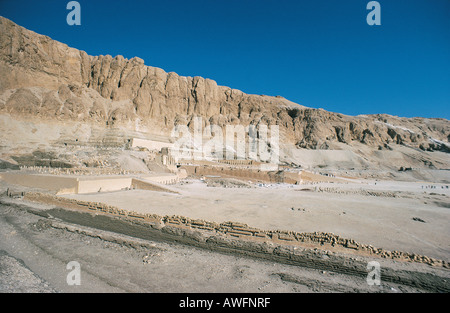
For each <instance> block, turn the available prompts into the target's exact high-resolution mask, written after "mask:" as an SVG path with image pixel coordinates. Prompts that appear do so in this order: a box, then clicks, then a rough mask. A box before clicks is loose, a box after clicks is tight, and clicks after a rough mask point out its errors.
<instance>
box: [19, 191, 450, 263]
mask: <svg viewBox="0 0 450 313" xmlns="http://www.w3.org/2000/svg"><path fill="white" fill-rule="evenodd" d="M24 199H25V200H28V201H36V202H43V203H47V204H53V205H60V206H63V207H68V208H72V209H84V210H89V211H95V212H98V213H105V214H112V215H117V216H122V217H126V218H132V219H137V220H141V221H144V222H147V223H149V227H150V225H155V224H156V225H159V226H158V228H163V227H164V225H170V226H173V227H180V228H187V229H194V230H199V231H206V232H210V233H218V234H223V235H227V236H232V237H235V238H239V239H243V240H256V241H268V242H274V243H281V244H285V245H299V246H303V247H310V248H311V247H321V249H327V250H333V249H338V251H339V249H344V250H350V251H354V252H355V253H360V254H363V255H373V256H377V257H381V258H389V259H394V260H401V261H408V262H418V263H426V264H428V265H432V266H440V267H445V268H450V263H449V262H447V261H443V260H438V259H434V258H430V257H427V256H423V255H418V254H414V253H408V252H402V251H387V250H384V249H382V248H376V247H374V246H372V245H365V244H361V243H359V242H356V241H355V240H353V239H347V238H342V237H340V236H338V235H335V234H332V233H323V232H314V233H298V232H293V231H285V230H261V229H257V228H253V227H250V226H248V225H247V224H243V223H237V222H224V223H215V222H209V221H205V220H198V219H190V218H188V217H184V216H159V215H157V214H140V213H137V212H133V211H128V210H124V209H120V208H117V207H114V206H110V205H106V204H102V203H98V202H88V201H79V200H75V199H67V198H61V197H58V196H55V195H50V194H43V193H31V192H30V193H26V194H25V196H24Z"/></svg>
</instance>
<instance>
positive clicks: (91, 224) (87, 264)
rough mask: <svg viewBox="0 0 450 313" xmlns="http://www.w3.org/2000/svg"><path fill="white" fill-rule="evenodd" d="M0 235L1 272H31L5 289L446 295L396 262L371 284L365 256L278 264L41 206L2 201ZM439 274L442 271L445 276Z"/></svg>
mask: <svg viewBox="0 0 450 313" xmlns="http://www.w3.org/2000/svg"><path fill="white" fill-rule="evenodd" d="M147 230H148V228H147ZM130 235H132V236H130ZM0 238H1V239H2V240H1V241H0V250H3V251H4V252H3V254H2V257H0V264H1V267H2V268H12V267H13V266H16V264H21V265H22V271H24V272H27V273H28V274H27V275H25V276H23V275H22V276H17V275H15V274H11V273H14V272H13V271H11V270H9V271H2V274H1V275H0V282H1V284H0V285H1V286H2V291H4V292H13V291H25V292H27V291H30V292H34V291H36V290H38V292H41V291H42V292H44V291H48V292H52V291H56V292H330V291H332V292H422V291H447V292H448V290H449V286H448V284H446V282H445V281H444V279H447V281H448V277H449V276H450V274H449V273H448V271H444V272H442V271H436V270H434V269H432V268H429V267H422V266H418V265H414V264H401V263H396V264H389V266H387V265H388V263H383V262H380V263H381V266H382V284H381V286H368V285H367V283H366V279H365V277H366V273H367V272H366V269H365V265H366V264H367V260H365V259H363V258H352V259H339V258H334V257H333V256H332V257H331V258H330V256H328V255H326V254H323V253H320V252H317V251H316V252H314V251H309V252H307V253H306V252H305V253H303V254H300V255H299V256H300V257H299V258H297V259H296V260H293V259H289V258H288V259H284V260H283V258H284V257H283V253H285V252H286V251H283V250H279V253H278V254H273V255H272V256H270V257H263V256H264V254H261V253H259V252H255V251H253V252H254V253H253V254H252V253H247V252H248V251H246V247H242V246H241V247H239V246H234V247H233V246H230V243H229V242H228V243H226V244H225V245H220V244H219V243H218V242H215V244H212V243H211V242H210V243H209V246H208V247H207V246H205V245H203V246H202V247H201V245H200V244H198V242H197V246H198V247H194V246H193V245H192V243H193V242H191V239H192V237H190V236H181V237H180V236H179V234H171V233H169V232H161V231H155V232H148V231H145V232H143V230H142V226H140V225H138V224H135V225H133V224H130V223H126V222H124V221H121V220H118V219H109V220H108V217H100V216H98V215H97V216H95V215H92V214H86V213H77V212H74V211H67V210H62V209H55V208H53V209H52V208H48V207H47V208H43V207H42V206H39V207H29V206H25V205H19V204H11V203H5V202H2V204H0ZM242 248H244V249H242ZM5 256H6V257H5ZM308 258H309V259H308ZM333 258H334V259H333ZM70 261H76V262H79V264H80V265H81V285H80V286H69V285H68V284H67V282H66V277H67V275H68V274H69V272H70V271H69V270H67V268H66V266H67V264H68V263H69V262H70ZM289 263H290V264H289ZM5 273H6V274H5ZM8 273H9V274H8ZM436 274H439V275H443V274H446V275H447V278H445V277H444V278H442V277H439V276H437V275H436ZM20 277H25V279H23V278H20ZM27 277H28V278H27ZM383 278H384V279H386V280H384V279H383ZM36 288H37V289H36Z"/></svg>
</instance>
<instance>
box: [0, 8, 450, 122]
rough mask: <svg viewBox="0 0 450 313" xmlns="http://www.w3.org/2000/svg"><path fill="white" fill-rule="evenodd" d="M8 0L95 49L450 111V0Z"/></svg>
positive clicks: (259, 81) (260, 83) (9, 13)
mask: <svg viewBox="0 0 450 313" xmlns="http://www.w3.org/2000/svg"><path fill="white" fill-rule="evenodd" d="M68 2H69V1H68V0H67V1H65V0H39V1H36V0H32V1H31V0H30V1H25V0H24V1H22V0H0V15H2V16H4V17H7V18H9V19H11V20H12V21H14V22H16V23H17V24H19V25H21V26H24V27H26V28H28V29H31V30H33V31H35V32H37V33H40V34H45V35H47V36H49V37H51V38H53V39H55V40H58V41H61V42H64V43H66V44H68V45H69V46H72V47H74V48H77V49H80V50H84V51H86V52H87V53H88V54H90V55H106V54H110V55H112V56H115V55H118V54H121V55H124V56H125V57H126V58H132V57H134V56H139V57H140V58H142V59H144V61H145V63H146V64H147V65H151V66H156V67H160V68H162V69H164V70H165V71H167V72H172V71H173V72H176V73H178V74H179V75H183V76H202V77H205V78H210V79H213V80H215V81H217V83H218V84H219V85H225V86H229V87H232V88H236V89H240V90H242V91H244V92H246V93H252V94H265V95H272V96H276V95H281V96H283V97H285V98H287V99H289V100H291V101H294V102H297V103H299V104H302V105H305V106H308V107H313V108H323V109H326V110H329V111H333V112H340V113H344V114H349V115H358V114H375V113H387V114H392V115H397V116H405V117H414V116H423V117H443V118H447V119H450V110H449V108H450V0H432V1H430V0H379V1H378V2H379V3H380V5H381V25H380V26H369V25H368V24H367V23H366V16H367V14H368V13H369V10H367V9H366V5H367V3H368V2H369V0H340V1H338V0H309V1H303V0H296V1H286V0H276V1H275V0H270V1H269V0H182V1H179V0H176V1H175V0H164V1H134V0H129V1H112V0H110V1H105V0H79V1H78V2H79V3H80V5H81V26H69V25H68V24H67V23H66V17H67V14H68V13H69V11H68V10H67V9H66V5H67V3H68Z"/></svg>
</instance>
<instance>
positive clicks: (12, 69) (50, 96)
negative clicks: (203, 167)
mask: <svg viewBox="0 0 450 313" xmlns="http://www.w3.org/2000/svg"><path fill="white" fill-rule="evenodd" d="M0 113H6V114H10V115H12V116H14V115H16V116H17V115H21V116H34V117H37V118H41V119H55V120H62V121H64V120H78V121H86V122H90V123H97V124H99V125H104V126H107V127H111V126H114V127H117V126H122V127H128V128H130V129H132V130H136V131H144V132H150V133H159V134H169V133H170V131H171V129H172V128H173V126H174V125H177V124H187V125H189V124H190V122H191V121H192V118H193V117H194V116H201V117H202V118H203V123H204V125H208V124H215V125H219V126H223V125H225V124H242V125H244V126H246V125H249V124H253V125H259V124H260V123H263V124H266V125H273V124H277V125H279V126H280V132H281V134H282V139H283V141H284V143H289V144H293V145H296V146H297V147H301V148H307V149H334V148H336V147H339V149H341V148H342V146H343V145H349V146H351V145H353V144H354V143H358V144H363V145H366V146H368V147H372V148H373V149H379V150H383V149H387V150H389V149H392V146H393V145H404V146H409V147H412V148H418V149H422V150H428V151H432V150H440V151H444V152H449V140H450V123H449V121H448V120H445V119H427V118H399V117H394V116H389V115H370V116H356V117H353V116H346V115H342V114H338V113H331V112H327V111H324V110H322V109H312V108H306V107H303V106H301V105H298V104H295V103H292V102H290V101H288V100H286V99H284V98H282V97H271V96H264V95H249V94H245V93H243V92H241V91H239V90H236V89H232V88H229V87H224V86H218V85H217V83H216V82H215V81H213V80H210V79H205V78H202V77H182V76H179V75H177V74H176V73H166V72H165V71H164V70H162V69H159V68H155V67H151V66H147V65H145V64H144V61H143V60H142V59H140V58H137V57H135V58H132V59H130V60H128V59H125V58H123V57H122V56H116V57H114V58H113V57H111V56H109V55H105V56H89V55H87V54H86V53H85V52H84V51H80V50H77V49H74V48H70V47H68V46H67V45H65V44H63V43H60V42H57V41H54V40H52V39H51V38H49V37H47V36H43V35H39V34H36V33H34V32H32V31H29V30H27V29H25V28H23V27H20V26H18V25H16V24H15V23H13V22H12V21H10V20H8V19H6V18H3V17H0Z"/></svg>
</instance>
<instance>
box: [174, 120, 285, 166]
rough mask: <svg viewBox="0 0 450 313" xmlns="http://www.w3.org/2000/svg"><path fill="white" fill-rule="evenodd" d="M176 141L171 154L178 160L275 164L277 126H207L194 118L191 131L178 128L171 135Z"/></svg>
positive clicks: (277, 146)
mask: <svg viewBox="0 0 450 313" xmlns="http://www.w3.org/2000/svg"><path fill="white" fill-rule="evenodd" d="M171 136H172V138H175V139H176V141H175V143H174V144H173V147H172V149H171V154H172V156H173V157H174V158H176V159H178V160H180V159H181V160H254V161H259V162H268V163H272V164H278V163H279V159H280V147H279V140H280V132H279V126H278V125H270V126H267V125H264V124H258V125H248V126H243V125H225V127H220V126H218V125H208V126H206V127H205V128H204V129H203V123H202V118H201V117H195V118H194V119H193V130H191V129H190V128H189V127H188V126H186V125H177V126H175V127H174V128H173V130H172V133H171Z"/></svg>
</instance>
